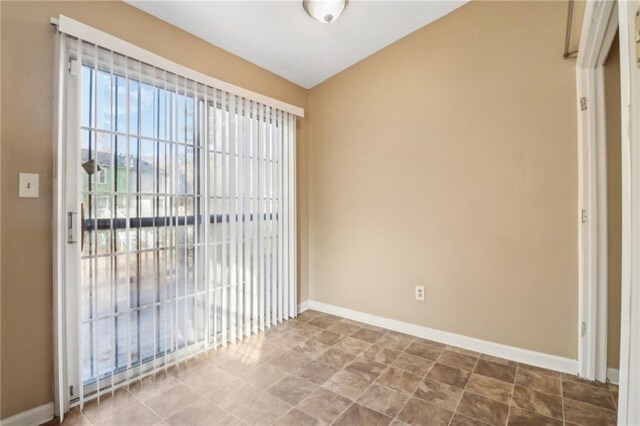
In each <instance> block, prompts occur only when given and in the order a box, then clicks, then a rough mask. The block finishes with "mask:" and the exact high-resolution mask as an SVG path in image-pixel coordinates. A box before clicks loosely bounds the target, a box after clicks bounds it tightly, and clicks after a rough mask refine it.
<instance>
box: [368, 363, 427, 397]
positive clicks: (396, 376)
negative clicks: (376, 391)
mask: <svg viewBox="0 0 640 426" xmlns="http://www.w3.org/2000/svg"><path fill="white" fill-rule="evenodd" d="M420 379H421V378H420V376H416V375H415V374H411V373H409V372H408V371H405V370H402V369H400V368H395V367H389V368H388V369H387V371H385V372H384V373H382V375H381V376H380V377H378V379H377V380H376V381H377V382H378V383H381V384H383V385H386V386H389V387H391V388H393V389H396V390H399V391H402V392H407V393H410V394H411V393H413V391H414V390H416V388H417V387H418V384H419V383H420Z"/></svg>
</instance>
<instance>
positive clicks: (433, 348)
mask: <svg viewBox="0 0 640 426" xmlns="http://www.w3.org/2000/svg"><path fill="white" fill-rule="evenodd" d="M404 351H405V352H406V353H408V354H410V355H415V356H419V357H420V358H426V359H430V360H432V361H435V360H437V359H438V357H440V354H441V353H442V346H439V345H434V344H432V343H427V342H424V341H415V342H412V343H411V344H410V345H409V346H407V349H405V350H404Z"/></svg>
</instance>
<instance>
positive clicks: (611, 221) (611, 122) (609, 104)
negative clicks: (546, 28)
mask: <svg viewBox="0 0 640 426" xmlns="http://www.w3.org/2000/svg"><path fill="white" fill-rule="evenodd" d="M604 84H605V102H606V104H605V107H606V115H607V124H606V125H607V208H608V211H607V221H608V238H609V241H608V244H607V254H608V257H609V261H608V269H609V271H608V272H609V280H608V293H609V294H608V304H609V310H608V316H609V321H608V333H607V340H608V343H607V346H608V354H607V363H608V365H609V367H612V368H618V365H619V364H620V301H621V297H622V296H621V293H620V291H621V286H622V277H621V268H622V186H621V179H622V171H621V166H622V157H621V153H620V149H621V145H620V143H621V142H620V141H621V136H620V132H621V124H620V47H619V45H618V37H617V36H616V39H615V40H614V43H613V46H611V51H610V52H609V57H608V58H607V62H606V63H605V66H604Z"/></svg>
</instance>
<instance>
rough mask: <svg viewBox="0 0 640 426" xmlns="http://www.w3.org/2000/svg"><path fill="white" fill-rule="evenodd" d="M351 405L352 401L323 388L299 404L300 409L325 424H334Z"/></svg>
mask: <svg viewBox="0 0 640 426" xmlns="http://www.w3.org/2000/svg"><path fill="white" fill-rule="evenodd" d="M349 405H351V400H350V399H347V398H345V397H343V396H341V395H338V394H337V393H334V392H331V391H328V390H326V389H323V388H318V389H316V390H315V391H314V392H313V393H312V394H311V395H309V396H308V397H307V398H306V399H304V400H303V401H302V402H301V403H300V404H298V407H297V408H298V409H299V410H300V411H303V412H305V413H307V414H308V415H310V416H312V417H315V418H316V419H320V420H322V421H323V422H325V423H332V422H333V421H334V420H335V419H337V418H338V416H339V415H340V414H342V412H343V411H344V410H345V409H346V408H347V407H348V406H349Z"/></svg>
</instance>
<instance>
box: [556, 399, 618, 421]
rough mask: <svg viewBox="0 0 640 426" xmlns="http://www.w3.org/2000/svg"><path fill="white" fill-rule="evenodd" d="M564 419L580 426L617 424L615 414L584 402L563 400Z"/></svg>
mask: <svg viewBox="0 0 640 426" xmlns="http://www.w3.org/2000/svg"><path fill="white" fill-rule="evenodd" d="M564 419H565V421H566V422H570V423H573V424H576V425H580V426H596V425H597V426H613V425H615V424H617V416H616V412H615V411H612V410H607V409H604V408H600V407H596V406H595V405H591V404H586V403H584V402H578V401H573V400H570V399H566V398H565V400H564Z"/></svg>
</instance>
